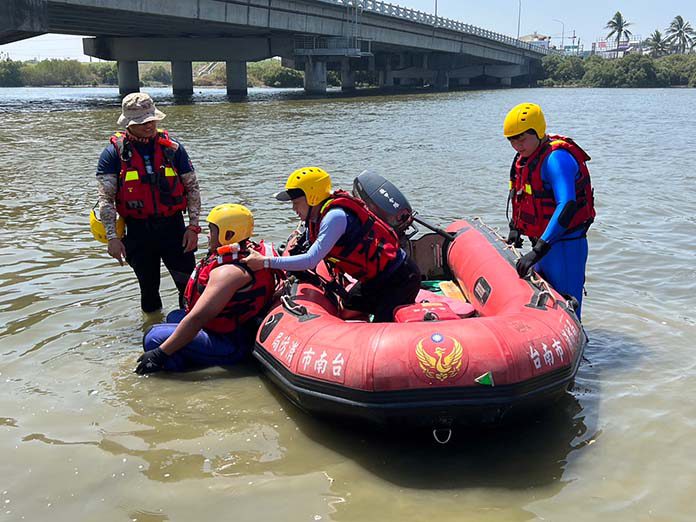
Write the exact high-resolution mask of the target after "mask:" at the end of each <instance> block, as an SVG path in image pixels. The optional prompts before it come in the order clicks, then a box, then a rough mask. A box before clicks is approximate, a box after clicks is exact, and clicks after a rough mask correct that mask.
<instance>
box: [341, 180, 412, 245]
mask: <svg viewBox="0 0 696 522" xmlns="http://www.w3.org/2000/svg"><path fill="white" fill-rule="evenodd" d="M353 195H354V196H355V197H356V198H360V199H362V200H363V201H364V202H365V204H366V205H367V206H368V208H369V209H370V210H371V211H372V212H374V213H375V214H376V215H377V217H379V218H380V219H381V220H382V221H385V222H386V223H387V224H389V226H391V227H392V228H393V229H394V230H395V231H396V233H397V234H398V236H399V237H400V238H402V237H407V238H408V237H411V236H413V235H414V234H415V233H416V232H417V231H418V229H416V228H415V227H414V226H413V209H412V208H411V204H410V203H409V202H408V200H407V199H406V197H405V196H404V195H403V194H402V193H401V191H400V190H399V189H397V188H396V187H395V186H394V185H393V184H392V183H391V182H390V181H387V180H386V179H384V178H383V177H382V176H380V175H379V174H377V173H375V172H373V171H371V170H364V171H362V172H361V173H360V175H359V176H358V177H357V178H355V179H354V180H353ZM409 228H410V229H411V230H409Z"/></svg>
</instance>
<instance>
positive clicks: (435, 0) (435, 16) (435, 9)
mask: <svg viewBox="0 0 696 522" xmlns="http://www.w3.org/2000/svg"><path fill="white" fill-rule="evenodd" d="M435 25H436V26H437V0H435Z"/></svg>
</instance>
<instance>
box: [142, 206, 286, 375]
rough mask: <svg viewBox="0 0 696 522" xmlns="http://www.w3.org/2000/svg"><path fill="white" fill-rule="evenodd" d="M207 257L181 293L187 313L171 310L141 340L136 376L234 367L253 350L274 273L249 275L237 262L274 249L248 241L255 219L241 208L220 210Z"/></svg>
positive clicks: (212, 222) (211, 218)
mask: <svg viewBox="0 0 696 522" xmlns="http://www.w3.org/2000/svg"><path fill="white" fill-rule="evenodd" d="M208 227H209V230H210V245H209V251H208V254H207V255H206V257H205V258H204V259H202V260H201V262H200V263H198V265H197V266H196V268H195V270H194V271H193V274H192V275H191V278H190V279H189V282H188V284H187V286H186V291H185V301H186V309H185V310H175V311H173V312H171V313H170V314H169V315H168V316H167V321H166V323H164V324H159V325H155V326H153V327H152V328H151V329H150V330H149V331H148V332H147V333H146V334H145V337H144V339H143V347H144V349H145V353H144V354H143V355H141V356H140V358H139V359H138V366H137V367H136V369H135V372H136V373H139V374H146V373H152V372H157V371H160V370H167V371H186V370H193V369H199V368H205V367H208V366H224V365H230V364H234V363H236V362H237V361H239V360H240V359H242V358H243V357H244V356H245V355H246V354H247V353H248V351H249V349H250V348H251V347H252V346H253V342H254V336H255V333H256V327H257V326H258V325H257V324H256V321H255V319H256V318H257V317H260V316H261V315H263V313H264V312H265V311H266V310H267V309H268V305H269V304H270V302H271V299H272V298H273V293H274V291H275V286H276V279H275V274H274V272H273V271H272V270H271V269H269V268H267V267H262V268H261V269H260V270H257V271H255V272H252V271H251V270H250V269H248V268H247V266H246V265H244V264H242V263H240V262H239V258H240V257H244V256H246V255H247V254H248V253H249V252H258V253H259V255H269V258H270V257H271V256H272V255H273V249H272V247H267V246H266V245H264V243H263V241H261V243H260V244H257V243H254V242H253V241H251V240H250V239H249V238H250V236H251V235H252V232H253V228H254V219H253V216H252V214H251V212H250V211H249V209H247V208H246V207H244V206H242V205H232V204H226V205H219V206H217V207H215V208H214V209H213V210H212V211H211V212H210V214H209V215H208Z"/></svg>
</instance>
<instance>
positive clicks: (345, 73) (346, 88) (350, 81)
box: [341, 58, 355, 92]
mask: <svg viewBox="0 0 696 522" xmlns="http://www.w3.org/2000/svg"><path fill="white" fill-rule="evenodd" d="M341 90H342V91H343V92H352V91H354V90H355V72H354V71H353V70H352V69H351V68H350V60H349V59H348V58H343V60H341Z"/></svg>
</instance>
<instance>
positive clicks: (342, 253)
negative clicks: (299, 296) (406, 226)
mask: <svg viewBox="0 0 696 522" xmlns="http://www.w3.org/2000/svg"><path fill="white" fill-rule="evenodd" d="M333 208H340V209H342V210H344V211H346V213H347V214H351V215H352V216H354V217H355V220H354V221H353V225H352V226H351V220H350V216H349V220H348V223H349V225H348V229H347V230H346V232H345V234H343V236H341V238H340V239H339V240H338V242H337V243H336V244H335V245H334V247H333V248H332V249H331V250H330V251H329V254H328V256H327V257H326V259H325V261H327V262H328V263H329V265H330V266H331V268H333V269H336V270H338V271H340V272H343V273H346V274H349V275H350V276H352V277H354V278H355V279H357V280H358V281H361V282H365V281H369V280H371V279H374V278H375V277H377V276H378V275H379V274H381V273H383V272H384V271H385V269H386V268H387V267H388V266H389V264H390V263H392V262H393V261H394V260H396V259H397V258H398V257H399V248H400V247H399V238H398V236H397V235H396V232H394V229H392V228H391V227H390V226H389V225H388V224H387V223H385V222H384V221H382V220H381V219H380V218H379V217H377V216H376V215H375V214H374V213H373V212H372V211H371V210H370V209H369V208H367V205H366V204H365V202H364V201H363V200H361V199H358V198H355V197H353V196H351V195H350V194H349V193H348V192H345V191H342V190H337V191H336V192H334V193H333V195H332V196H331V197H330V198H329V199H327V200H325V201H324V202H323V203H321V207H320V211H319V219H318V220H317V221H316V222H314V223H312V222H310V223H309V227H308V230H309V240H310V242H312V243H313V242H314V241H315V240H316V239H317V236H318V235H319V226H320V223H321V220H322V219H323V218H324V216H325V215H326V214H327V213H328V212H329V211H330V210H331V209H333Z"/></svg>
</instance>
